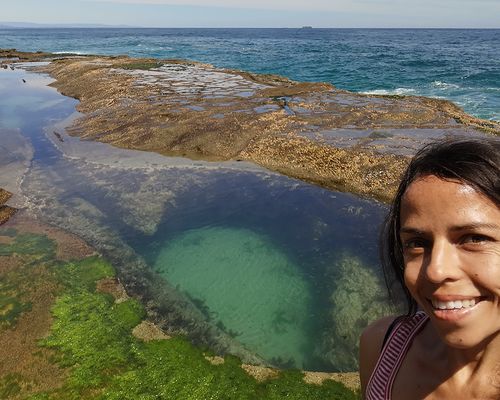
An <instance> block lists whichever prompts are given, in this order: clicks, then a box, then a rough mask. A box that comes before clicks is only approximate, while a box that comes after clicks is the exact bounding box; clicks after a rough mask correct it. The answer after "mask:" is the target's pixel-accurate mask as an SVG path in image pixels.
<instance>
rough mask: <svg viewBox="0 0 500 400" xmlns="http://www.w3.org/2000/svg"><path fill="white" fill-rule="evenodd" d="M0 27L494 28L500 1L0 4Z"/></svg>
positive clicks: (70, 0)
mask: <svg viewBox="0 0 500 400" xmlns="http://www.w3.org/2000/svg"><path fill="white" fill-rule="evenodd" d="M0 6H1V7H0V21H1V22H32V23H42V24H63V23H64V24H104V25H128V26H141V27H165V28H170V27H171V28H177V27H214V28H215V27H217V28H226V27H256V28H263V27H274V28H284V27H291V28H294V27H301V26H312V27H316V28H358V27H364V28H500V0H12V1H11V0H0Z"/></svg>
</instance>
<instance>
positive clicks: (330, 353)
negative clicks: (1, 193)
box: [0, 68, 389, 371]
mask: <svg viewBox="0 0 500 400" xmlns="http://www.w3.org/2000/svg"><path fill="white" fill-rule="evenodd" d="M22 79H24V80H25V81H26V82H23V81H22ZM49 82H50V79H49V78H48V77H46V76H43V75H39V74H34V73H32V72H29V71H26V70H23V69H19V68H18V69H16V70H14V71H11V70H0V92H1V94H2V96H0V115H1V121H0V143H1V144H2V145H1V146H0V187H5V188H6V189H8V190H10V191H12V192H14V193H16V194H17V196H15V197H14V200H13V201H15V202H16V205H18V206H20V207H22V208H24V209H25V212H27V213H30V214H32V215H35V216H37V217H38V218H40V219H42V220H44V221H46V222H49V223H51V224H54V225H56V226H59V227H61V228H64V229H66V230H69V231H71V232H73V233H75V234H77V235H79V236H81V237H82V238H84V239H85V240H86V241H88V242H89V243H90V244H91V245H93V246H94V247H95V248H97V249H98V250H99V251H100V252H101V253H103V254H104V255H105V256H106V257H107V258H109V259H110V260H111V262H112V263H113V265H114V266H115V268H116V269H117V273H118V275H119V276H120V278H121V279H122V281H123V282H124V284H125V285H126V287H127V290H128V291H129V292H130V293H132V294H134V295H137V296H138V297H140V298H141V299H142V300H143V301H144V302H145V304H146V308H147V309H148V311H149V313H150V316H151V318H154V319H156V320H157V321H159V322H160V324H161V325H162V326H163V327H164V329H166V330H167V331H171V332H180V333H183V334H186V335H187V336H189V337H190V338H191V339H192V340H193V341H194V342H196V343H200V344H202V345H209V346H210V347H212V348H214V349H215V350H217V351H230V352H235V353H236V354H238V355H240V356H242V357H243V358H248V359H249V360H250V361H255V360H263V361H264V362H265V363H268V364H271V365H275V366H281V367H296V368H303V369H310V370H330V371H339V370H353V369H355V368H357V364H356V356H357V349H356V346H357V339H358V335H359V332H360V330H361V329H362V328H363V327H364V326H366V324H367V323H368V322H369V321H370V320H372V319H375V318H377V317H378V316H380V315H382V314H384V313H386V312H389V303H388V301H387V298H386V295H385V289H384V287H383V285H382V280H381V277H380V273H379V271H378V268H377V264H378V263H377V245H376V243H377V235H378V228H379V225H380V222H381V220H382V218H383V214H384V212H385V208H384V206H383V205H381V204H379V203H376V202H371V201H368V200H364V199H360V198H357V197H356V196H353V195H350V194H345V193H337V192H333V191H330V190H325V189H322V188H319V187H316V186H313V185H309V184H306V183H303V182H301V181H297V180H294V179H289V178H287V177H284V176H281V175H278V174H275V173H272V172H269V171H266V170H264V169H262V168H259V167H256V166H254V165H251V164H246V163H239V162H228V163H208V162H201V161H196V162H195V161H191V160H186V159H180V158H169V157H163V156H160V155H157V154H150V153H145V152H140V151H132V150H122V149H117V148H113V147H111V146H109V145H106V144H103V143H95V142H88V141H80V140H79V139H78V138H71V137H69V136H67V135H66V134H65V133H64V123H62V124H60V125H57V122H60V121H62V120H64V119H65V118H68V117H70V116H71V115H72V114H73V112H74V107H75V105H76V104H77V103H76V101H75V100H73V99H68V98H65V97H64V96H62V95H60V94H58V93H57V92H56V91H55V90H54V89H52V88H50V87H47V86H46V85H47V84H48V83H49ZM54 124H55V125H54ZM13 155H15V156H13Z"/></svg>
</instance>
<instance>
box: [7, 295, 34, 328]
mask: <svg viewBox="0 0 500 400" xmlns="http://www.w3.org/2000/svg"><path fill="white" fill-rule="evenodd" d="M16 294H17V293H16ZM29 310H31V303H29V302H22V301H21V300H20V299H19V297H17V296H15V297H14V296H8V295H5V294H3V292H2V288H1V287H0V329H4V328H8V327H10V326H13V325H15V323H16V321H17V319H18V318H19V317H20V316H21V314H22V313H23V312H25V311H29Z"/></svg>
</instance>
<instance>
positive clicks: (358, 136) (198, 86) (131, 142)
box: [0, 50, 500, 201]
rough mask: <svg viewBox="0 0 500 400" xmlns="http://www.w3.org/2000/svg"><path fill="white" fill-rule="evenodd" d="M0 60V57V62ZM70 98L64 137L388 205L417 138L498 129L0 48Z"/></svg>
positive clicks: (283, 84)
mask: <svg viewBox="0 0 500 400" xmlns="http://www.w3.org/2000/svg"><path fill="white" fill-rule="evenodd" d="M2 59H3V60H2ZM0 60H2V61H1V63H2V65H3V66H4V67H6V66H7V65H9V66H10V65H12V63H15V62H19V61H35V60H37V61H40V60H46V61H50V63H49V64H47V65H44V66H39V67H37V68H36V69H37V70H38V71H41V72H46V73H49V74H50V75H51V76H53V77H54V79H55V82H54V83H52V85H53V86H54V87H56V88H57V89H58V90H59V91H60V92H61V93H62V94H64V95H66V96H70V97H74V98H76V99H78V100H79V101H80V103H79V105H78V106H77V109H78V111H80V112H81V113H82V116H81V117H80V118H78V119H77V120H75V122H74V123H73V125H72V126H71V127H70V128H69V129H68V132H69V133H70V134H72V135H77V136H80V137H82V138H85V139H90V140H98V141H102V142H106V143H110V144H112V145H114V146H118V147H123V148H132V149H139V150H145V151H153V152H158V153H161V154H164V155H174V156H183V157H188V158H192V159H204V160H209V161H210V160H246V161H251V162H254V163H257V164H259V165H261V166H263V167H265V168H268V169H271V170H274V171H277V172H280V173H282V174H285V175H288V176H291V177H295V178H299V179H302V180H305V181H308V182H312V183H316V184H318V185H321V186H324V187H328V188H332V189H336V190H342V191H349V192H352V193H355V194H358V195H361V196H366V197H371V198H375V199H378V200H382V201H389V200H390V198H391V196H392V195H393V193H394V190H395V187H396V185H397V182H398V179H399V176H400V174H401V171H402V170H403V169H404V167H405V165H406V163H407V162H408V156H410V155H411V154H412V153H413V152H414V151H415V150H416V149H417V148H418V147H420V146H421V145H422V143H425V142H428V141H430V140H432V139H435V138H437V137H447V136H453V135H484V134H498V133H500V124H498V123H496V122H494V121H486V120H480V119H477V118H474V117H471V116H469V115H467V114H466V113H464V112H463V111H462V110H461V109H460V108H459V107H457V106H455V105H454V104H453V103H451V102H448V101H444V100H437V99H429V98H424V97H403V96H378V95H362V94H356V93H351V92H347V91H342V90H338V89H336V88H334V87H333V86H331V85H329V84H325V83H299V82H294V81H291V80H288V79H286V78H283V77H279V76H272V75H255V74H251V73H246V72H241V71H232V70H225V69H224V70H223V69H218V68H215V67H213V66H210V65H206V64H200V63H196V62H188V61H179V60H156V59H132V58H129V57H126V56H118V57H105V56H74V55H64V56H61V55H51V54H48V53H22V52H17V51H14V50H1V51H0Z"/></svg>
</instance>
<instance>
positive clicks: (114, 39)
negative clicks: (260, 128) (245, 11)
mask: <svg viewBox="0 0 500 400" xmlns="http://www.w3.org/2000/svg"><path fill="white" fill-rule="evenodd" d="M0 48H17V49H19V50H25V51H37V50H43V51H53V52H59V51H69V52H80V53H91V54H128V55H131V56H137V57H159V58H180V59H191V60H196V61H201V62H207V63H211V64H214V65H216V66H219V67H226V68H237V69H242V70H246V71H253V72H259V73H274V74H279V75H284V76H287V77H289V78H291V79H295V80H300V81H320V82H330V83H332V84H333V85H335V86H337V87H338V88H341V89H347V90H351V91H356V92H369V93H378V94H402V95H423V96H431V97H439V98H445V99H448V100H451V101H453V102H455V103H457V104H458V105H459V106H461V107H463V108H464V109H465V111H466V112H468V113H470V114H473V115H476V116H478V117H481V118H487V119H494V120H497V121H498V120H500V111H499V110H500V56H499V55H500V30H499V29H486V30H481V29H10V30H0Z"/></svg>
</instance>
